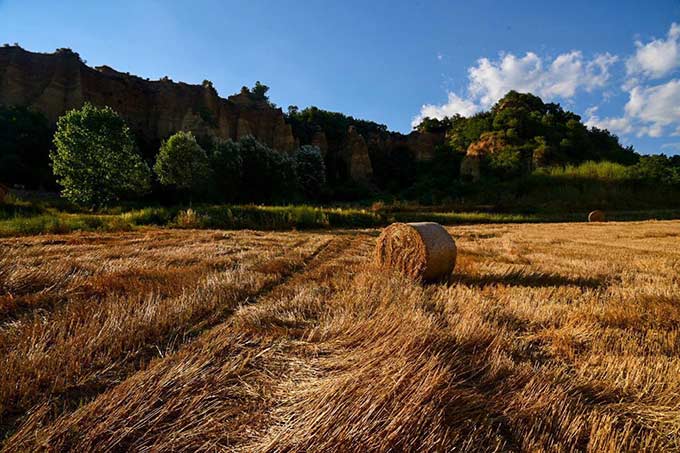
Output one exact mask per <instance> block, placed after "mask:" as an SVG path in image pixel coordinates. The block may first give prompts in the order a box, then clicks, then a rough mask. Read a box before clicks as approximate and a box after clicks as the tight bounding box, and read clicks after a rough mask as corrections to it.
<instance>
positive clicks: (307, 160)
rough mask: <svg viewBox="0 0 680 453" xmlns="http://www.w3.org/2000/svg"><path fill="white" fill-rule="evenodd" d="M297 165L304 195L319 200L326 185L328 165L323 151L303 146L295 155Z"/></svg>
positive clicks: (299, 181)
mask: <svg viewBox="0 0 680 453" xmlns="http://www.w3.org/2000/svg"><path fill="white" fill-rule="evenodd" d="M295 165H296V172H297V179H298V184H299V186H300V191H301V192H302V195H304V196H305V198H307V199H310V200H318V199H319V197H320V195H321V192H322V190H323V188H324V186H325V185H326V165H325V164H324V161H323V156H322V155H321V151H320V150H319V148H317V147H316V146H309V145H304V146H301V147H300V149H298V150H297V151H296V153H295Z"/></svg>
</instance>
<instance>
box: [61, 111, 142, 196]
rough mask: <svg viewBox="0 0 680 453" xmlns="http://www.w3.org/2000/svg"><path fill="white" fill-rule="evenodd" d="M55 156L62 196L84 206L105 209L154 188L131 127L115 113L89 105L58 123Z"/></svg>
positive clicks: (65, 116) (64, 117) (72, 112)
mask: <svg viewBox="0 0 680 453" xmlns="http://www.w3.org/2000/svg"><path fill="white" fill-rule="evenodd" d="M54 145H55V147H56V150H55V151H54V152H52V153H51V154H50V158H51V160H52V168H53V170H54V174H55V175H56V176H57V178H58V183H59V184H60V185H61V186H62V187H63V189H62V192H61V193H62V195H63V196H64V197H65V198H66V199H68V200H69V201H71V202H73V203H76V204H78V205H83V206H90V207H99V206H102V205H105V204H107V203H109V202H111V201H114V200H117V199H119V198H122V197H124V196H126V195H127V196H129V195H132V194H140V193H142V192H144V191H146V190H147V189H148V188H149V168H148V167H147V165H146V164H145V163H144V162H143V161H142V158H141V156H140V155H139V153H138V151H137V149H136V146H135V142H134V139H133V138H132V134H131V132H130V130H129V129H128V127H127V126H126V125H125V122H124V121H123V120H122V118H121V117H120V116H118V114H117V113H116V112H114V111H113V110H112V109H111V108H109V107H103V108H98V107H94V106H93V105H91V104H85V105H84V106H83V107H82V108H81V109H78V110H71V111H70V112H67V113H66V114H65V115H64V116H62V117H61V118H59V120H58V121H57V132H56V133H55V134H54Z"/></svg>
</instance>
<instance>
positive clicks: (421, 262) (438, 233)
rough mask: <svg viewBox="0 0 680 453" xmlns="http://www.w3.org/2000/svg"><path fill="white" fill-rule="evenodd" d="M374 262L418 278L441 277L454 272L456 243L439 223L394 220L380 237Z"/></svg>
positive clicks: (425, 279) (435, 278) (436, 278)
mask: <svg viewBox="0 0 680 453" xmlns="http://www.w3.org/2000/svg"><path fill="white" fill-rule="evenodd" d="M375 262H376V264H377V265H378V266H380V267H382V268H385V269H391V270H396V271H399V272H401V273H403V274H405V275H407V276H409V277H412V278H415V279H418V280H423V281H433V280H439V279H442V278H446V277H448V276H449V275H451V272H453V268H454V267H455V265H456V243H455V241H454V240H453V238H452V237H451V235H449V233H448V232H447V231H446V230H445V229H444V227H442V226H441V225H440V224H438V223H434V222H418V223H393V224H392V225H390V226H388V227H387V228H385V229H384V230H383V232H382V233H381V234H380V237H378V242H377V244H376V247H375Z"/></svg>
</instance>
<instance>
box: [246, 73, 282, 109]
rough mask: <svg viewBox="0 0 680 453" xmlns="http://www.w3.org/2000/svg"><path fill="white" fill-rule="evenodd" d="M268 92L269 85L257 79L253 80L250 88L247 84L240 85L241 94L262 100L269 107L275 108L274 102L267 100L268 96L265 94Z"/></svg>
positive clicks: (254, 99)
mask: <svg viewBox="0 0 680 453" xmlns="http://www.w3.org/2000/svg"><path fill="white" fill-rule="evenodd" d="M268 92H269V87H268V86H267V85H265V84H263V83H261V82H260V81H259V80H258V81H257V82H255V85H253V86H252V87H251V88H248V87H247V86H243V87H241V94H245V95H247V96H248V97H249V98H250V99H252V100H253V101H264V102H266V103H267V104H269V105H270V106H271V107H274V108H275V107H276V104H274V103H273V102H271V101H270V100H269V96H268V95H267V93H268Z"/></svg>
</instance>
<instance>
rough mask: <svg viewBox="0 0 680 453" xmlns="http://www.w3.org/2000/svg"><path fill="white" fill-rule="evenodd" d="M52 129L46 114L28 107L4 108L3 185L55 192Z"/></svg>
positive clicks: (0, 132) (0, 117)
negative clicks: (50, 154) (52, 190)
mask: <svg viewBox="0 0 680 453" xmlns="http://www.w3.org/2000/svg"><path fill="white" fill-rule="evenodd" d="M51 140H52V129H51V127H50V125H49V123H48V121H47V118H45V116H44V115H42V114H41V113H38V112H34V111H31V110H29V109H27V108H25V107H4V106H0V183H4V184H7V185H14V184H21V185H24V186H26V187H27V188H30V189H52V188H54V187H55V181H54V176H53V175H52V171H51V169H50V166H49V165H50V160H49V152H50V145H51Z"/></svg>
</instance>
